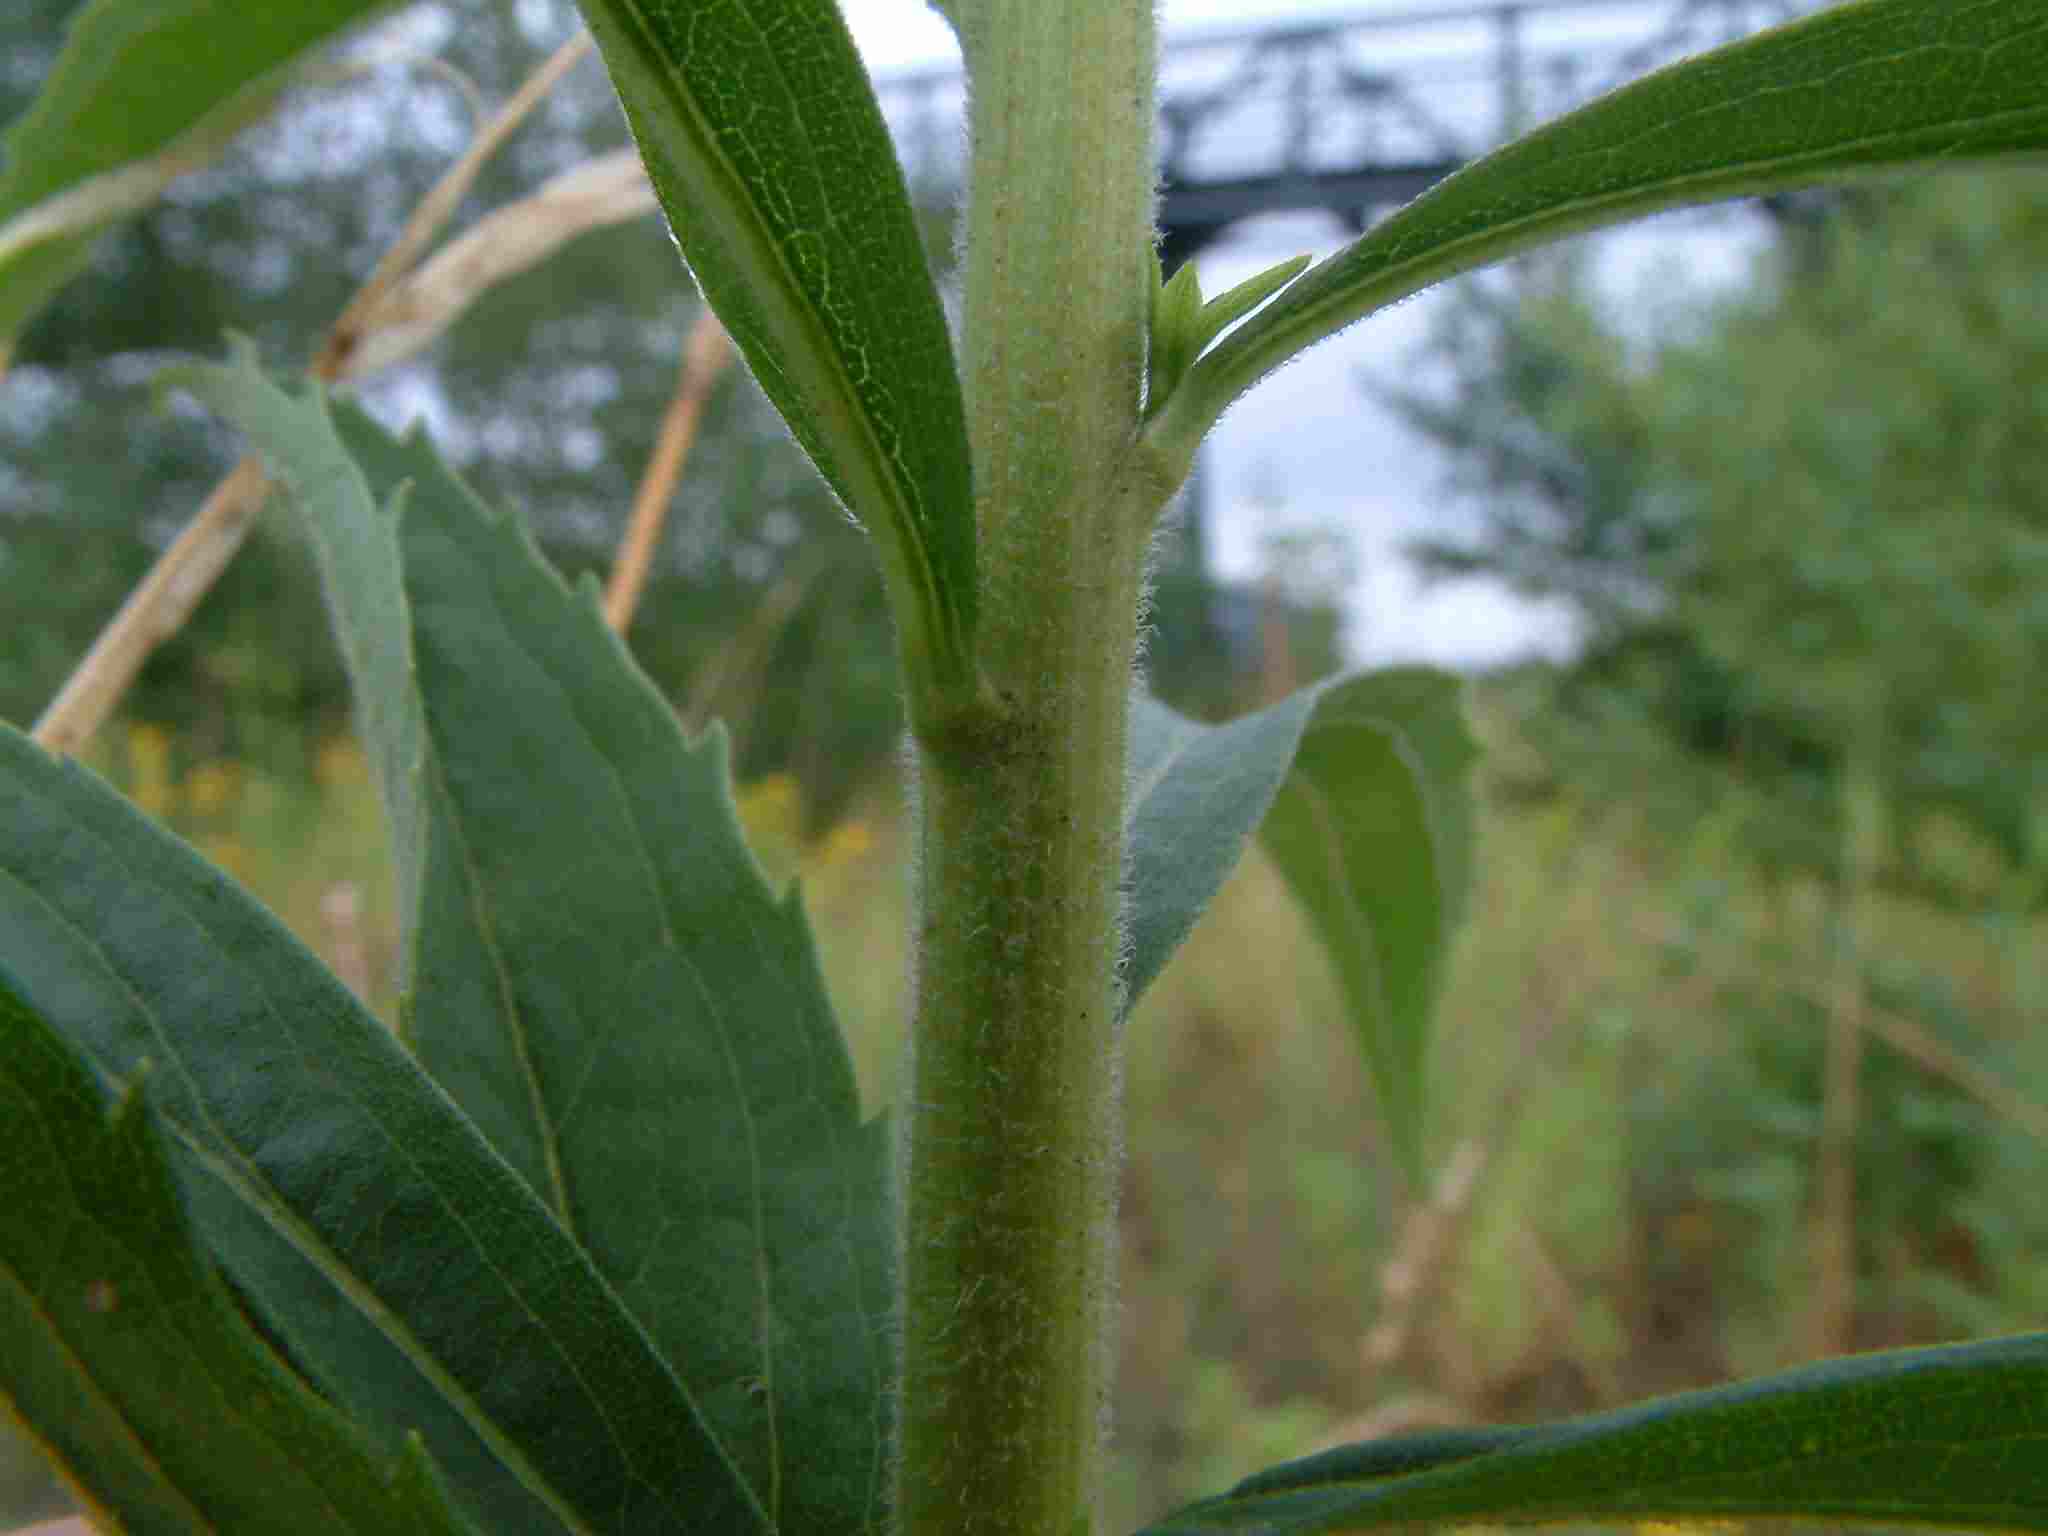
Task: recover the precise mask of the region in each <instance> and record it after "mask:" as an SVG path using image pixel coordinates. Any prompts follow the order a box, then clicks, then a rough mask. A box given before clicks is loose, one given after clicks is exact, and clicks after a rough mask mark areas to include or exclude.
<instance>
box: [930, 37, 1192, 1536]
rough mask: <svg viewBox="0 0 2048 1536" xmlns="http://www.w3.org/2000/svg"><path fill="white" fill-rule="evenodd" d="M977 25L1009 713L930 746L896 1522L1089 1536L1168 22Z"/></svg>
mask: <svg viewBox="0 0 2048 1536" xmlns="http://www.w3.org/2000/svg"><path fill="white" fill-rule="evenodd" d="M956 9H957V11H958V13H959V14H958V18H957V19H958V20H959V22H960V24H961V30H962V41H963V47H964V51H965V54H966V58H967V65H968V71H969V78H970V82H971V89H970V98H971V133H972V147H971V153H972V174H971V180H970V186H971V188H972V192H971V201H970V204H969V209H968V215H967V219H968V223H967V231H968V233H967V241H966V308H965V324H964V331H965V341H964V346H965V358H964V369H965V380H966V393H967V407H968V421H969V431H970V434H971V437H972V441H973V447H974V463H975V477H976V478H975V494H976V516H977V523H978V533H979V540H980V557H979V558H980V570H981V588H982V590H981V600H980V614H981V617H980V625H979V630H978V635H977V643H976V656H977V660H978V663H979V665H980V668H981V673H982V679H983V682H984V685H985V687H984V696H985V700H986V703H985V705H984V707H983V708H982V709H981V710H980V711H979V712H978V713H977V714H975V715H973V716H971V717H969V718H962V719H958V720H955V721H953V722H950V723H949V724H948V725H947V727H946V728H945V729H944V731H943V733H942V734H940V733H933V734H928V735H927V736H926V738H925V739H923V740H921V741H920V743H919V764H920V772H921V788H922V800H921V806H922V816H923V827H922V842H921V858H922V893H921V896H922V903H923V905H922V909H921V915H920V918H919V972H918V1001H917V1009H916V1019H915V1031H916V1036H915V1047H914V1065H913V1070H912V1079H911V1081H912V1090H911V1092H912V1097H911V1105H910V1111H909V1113H908V1115H907V1116H906V1120H907V1125H908V1146H907V1157H906V1167H905V1171H904V1200H905V1210H904V1220H905V1249H904V1264H903V1276H904V1279H903V1283H904V1288H905V1289H904V1301H903V1332H904V1337H903V1377H902V1390H903V1403H902V1406H901V1411H900V1426H899V1427H900V1438H899V1447H898V1465H897V1506H896V1507H897V1514H898V1519H899V1522H900V1529H901V1530H902V1531H903V1532H905V1533H907V1536H938V1533H941V1532H945V1533H962V1532H972V1533H975V1536H981V1533H994V1532H1005V1533H1018V1536H1024V1533H1029V1536H1072V1533H1073V1532H1074V1531H1075V1529H1076V1528H1077V1523H1078V1522H1081V1521H1083V1520H1084V1519H1086V1520H1089V1521H1092V1520H1093V1519H1094V1517H1095V1515H1096V1513H1097V1503H1098V1497H1099V1488H1100V1465H1101V1460H1102V1443H1103V1431H1104V1423H1105V1412H1104V1401H1105V1393H1106V1389H1107V1378H1108V1369H1107V1366H1108V1340H1107V1325H1108V1321H1109V1317H1110V1300H1111V1293H1112V1289H1113V1284H1112V1280H1113V1267H1112V1264H1113V1254H1112V1240H1113V1235H1114V1229H1115V1185H1116V1174H1117V1161H1118V1152H1119V1144H1118V1136H1117V1128H1116V1108H1117V1106H1116V1098H1117V1093H1116V1086H1117V1085H1116V1052H1117V1042H1116V1035H1115V1021H1116V1004H1117V991H1116V985H1117V984H1116V959H1117V953H1118V946H1119V933H1118V923H1117V919H1118V891H1117V879H1118V865H1119V859H1120V855H1121V842H1122V807H1123V786H1124V732H1125V715H1126V710H1127V704H1128V691H1129V688H1130V684H1131V668H1132V662H1133V657H1134V654H1135V650H1136V635H1137V617H1138V605H1139V597H1140V588H1141V583H1142V574H1143V564H1144V558H1145V551H1146V547H1147V543H1148V541H1149V538H1150V530H1151V523H1152V519H1153V516H1154V515H1155V514H1156V512H1157V510H1158V508H1159V507H1160V506H1161V505H1162V504H1163V502H1164V500H1165V498H1166V495H1167V494H1168V493H1169V492H1170V490H1171V487H1170V486H1169V485H1167V484H1166V483H1165V480H1164V477H1163V475H1162V474H1161V473H1160V472H1159V471H1158V470H1157V468H1156V467H1155V466H1154V465H1152V463H1151V462H1150V460H1149V459H1148V458H1147V457H1146V456H1144V455H1143V454H1142V453H1141V452H1140V451H1139V450H1138V448H1137V447H1136V434H1137V427H1138V422H1139V404H1140V401H1139V387H1140V379H1141V376H1142V371H1143V364H1144V347H1145V323H1146V314H1147V307H1148V302H1149V288H1148V284H1149V283H1150V281H1151V272H1150V257H1149V254H1148V250H1149V240H1150V236H1151V219H1152V162H1151V153H1150V148H1151V102H1152V73H1153V37H1152V15H1151V4H1150V0H1112V3H1104V0H961V3H960V4H959V6H958V7H957V8H956ZM1084 1528H1085V1527H1084Z"/></svg>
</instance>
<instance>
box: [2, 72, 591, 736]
mask: <svg viewBox="0 0 2048 1536" xmlns="http://www.w3.org/2000/svg"><path fill="white" fill-rule="evenodd" d="M589 47H590V42H589V38H588V35H587V34H582V33H579V34H578V35H577V36H576V37H574V38H572V39H570V41H569V42H567V43H564V44H563V45H562V46H561V47H560V48H558V49H556V50H555V52H554V54H553V55H551V56H550V57H549V58H548V59H547V61H546V62H545V63H543V64H542V65H541V66H540V68H539V69H537V70H535V71H534V73H533V75H532V76H531V77H530V78H529V79H528V80H527V81H526V83H525V84H524V85H522V86H521V87H520V89H519V90H518V92H517V93H515V94H514V96H513V97H512V99H511V100H509V101H507V102H506V103H505V105H504V106H503V107H501V108H500V109H499V110H498V112H497V114H496V115H495V116H494V117H493V118H492V119H491V120H490V121H489V122H488V123H486V124H485V125H484V126H483V127H482V128H481V129H479V130H478V133H477V137H476V140H475V141H474V142H473V143H472V144H471V145H470V147H469V149H468V150H467V151H465V153H464V154H463V156H462V158H461V159H459V160H458V161H457V162H456V163H455V164H454V165H452V166H450V167H449V169H448V171H447V172H446V174H444V175H443V176H442V177H441V179H440V180H439V181H438V182H437V183H436V184H435V185H434V187H433V188H432V189H431V190H430V191H429V192H428V193H427V195H426V196H425V197H424V198H423V199H421V201H420V205H419V207H418V208H417V209H415V210H414V212H413V216H412V218H411V219H410V220H409V221H408V222H407V224H406V228H405V231H404V233H402V234H401V235H400V236H399V239H398V241H397V243H396V244H395V245H394V246H393V247H392V249H391V250H390V251H388V252H387V253H386V254H385V256H384V259H383V260H382V261H380V262H379V263H378V264H377V269H376V271H374V272H373V273H371V274H370V277H369V278H368V280H367V281H366V282H365V283H364V284H363V287H362V289H361V290H360V291H358V293H357V294H356V296H355V298H354V299H352V300H351V301H350V302H349V304H348V306H347V308H345V309H344V310H343V311H342V313H341V317H340V318H339V319H338V320H336V321H335V323H334V326H333V327H332V329H331V330H330V331H329V333H328V337H327V340H326V343H325V344H324V345H323V346H322V348H321V350H320V352H319V355H318V358H317V360H316V361H315V363H314V365H313V369H312V372H313V373H314V374H315V375H316V376H317V377H320V378H323V379H330V380H331V379H334V378H337V377H339V376H340V375H341V374H342V372H343V371H344V370H345V369H346V366H347V363H348V358H349V354H350V353H351V352H352V351H353V350H354V348H355V345H356V342H357V340H359V339H360V336H359V333H358V332H357V331H355V330H354V329H353V327H354V325H355V323H356V319H357V317H359V316H360V315H362V314H364V313H367V312H369V311H370V310H372V309H374V307H375V306H376V304H377V303H378V302H379V301H380V300H381V298H382V296H383V294H384V293H385V291H386V290H387V289H389V288H390V287H391V286H392V284H393V283H395V282H396V281H397V280H398V278H399V277H400V276H402V275H403V273H404V272H405V271H406V270H407V269H408V268H409V266H410V264H411V262H412V261H413V259H414V258H415V257H417V255H418V253H419V252H420V251H421V250H423V249H425V247H426V246H427V244H428V243H429V242H430V241H431V240H432V239H433V237H434V235H435V234H436V233H437V232H438V231H439V230H440V228H441V226H442V225H443V224H444V223H445V222H446V221H447V218H448V216H449V215H450V214H451V213H452V212H453V211H454V209H455V207H456V205H457V204H458V203H460V202H461V200H462V197H463V195H464V194H465V193H466V192H467V191H468V190H469V188H470V186H471V184H472V183H473V182H474V181H475V180H476V175H477V171H478V170H479V169H480V168H481V166H482V164H483V161H484V160H485V159H486V158H488V157H489V155H490V154H491V152H492V151H494V150H495V149H496V148H497V147H498V146H499V145H501V144H503V143H504V141H505V139H506V138H507V137H509V136H510V134H511V132H512V130H513V129H514V128H516V127H517V126H518V125H519V123H520V122H522V121H523V120H524V119H525V118H526V116H527V114H529V113H530V112H531V111H532V110H533V108H534V106H535V105H536V104H538V103H539V101H540V100H541V98H542V97H543V96H545V95H546V94H547V91H548V89H550V88H551V87H552V86H553V85H554V84H555V82H556V81H558V80H559V79H561V77H562V76H563V75H564V74H565V73H567V71H568V69H569V68H570V66H572V65H574V64H575V63H576V61H577V60H578V59H580V58H581V57H582V56H583V54H584V53H585V52H586V51H588V49H589ZM268 491H269V482H268V481H267V480H266V479H265V478H264V475H263V471H262V464H261V461H260V460H259V459H257V458H256V457H255V456H253V455H252V456H250V457H248V458H245V459H243V460H242V461H241V462H240V463H239V464H237V465H236V466H235V467H234V469H233V470H231V471H230V472H229V473H228V476H227V478H226V479H224V480H222V481H221V483H220V484H219V485H217V486H216V487H214V490H213V492H212V494H211V495H209V496H208V497H207V499H206V502H205V504H204V505H203V506H202V507H201V508H200V510H199V513H198V515H197V516H196V517H194V518H193V519H192V521H191V523H190V524H188V525H187V526H186V528H185V530H184V531H183V532H182V533H180V534H179V535H178V537H177V538H176V539H175V540H173V541H172V543H171V546H170V547H169V548H168V549H166V550H165V551H164V552H163V554H162V555H160V556H158V558H157V562H156V564H155V565H154V566H152V567H151V568H150V571H149V574H148V575H146V576H144V577H143V579H142V581H141V582H140V583H139V584H138V585H137V586H136V588H135V590H134V591H133V592H132V593H130V594H129V596H128V600H127V601H126V602H125V603H123V604H122V605H121V609H120V611H119V612H118V613H116V614H115V615H114V618H113V620H112V621H111V622H110V623H109V624H108V625H107V627H106V628H105V629H104V630H102V631H101V632H100V635H99V638H98V639H97V640H95V641H94V642H93V644H92V648H91V649H90V650H89V651H87V652H86V655H85V659H84V660H83V661H81V662H80V663H79V664H78V666H77V668H76V669H75V670H74V671H73V672H72V674H71V676H70V678H69V679H68V680H67V681H66V682H65V684H64V686H63V688H62V689H60V690H59V691H58V694H57V697H56V698H55V699H54V700H52V701H51V703H50V706H49V708H47V709H46V710H44V711H43V714H42V718H40V719H39V720H37V721H36V726H35V731H34V733H33V734H34V737H35V740H36V741H37V742H38V743H39V744H40V745H41V746H43V747H44V748H46V749H47V750H49V751H53V752H67V753H75V752H77V751H79V750H80V749H81V748H82V747H84V745H85V744H86V743H87V742H88V741H90V740H91V739H92V737H93V735H94V733H95V732H97V731H98V730H99V728H100V726H101V725H103V724H104V723H105V722H106V718H107V716H108V715H109V714H111V713H112V712H113V709H114V706H115V704H117V703H118V702H119V701H120V698H121V695H122V694H124V693H125V692H127V691H128V687H129V685H130V684H131V683H132V682H134V680H135V675H136V673H137V672H139V671H140V670H141V669H142V664H143V662H144V661H146V660H147V659H148V658H149V653H150V652H151V651H153V650H154V649H155V648H156V647H157V646H158V645H161V644H162V643H163V642H164V641H165V640H166V639H168V638H169V637H170V636H172V635H174V634H176V633H177V632H178V630H179V628H180V627H181V626H182V625H183V624H184V623H185V621H186V620H187V619H189V618H190V617H191V615H192V610H193V609H194V608H196V607H198V605H199V600H200V599H201V598H203V597H204V596H205V595H206V593H207V592H208V591H209V590H210V589H211V588H212V586H213V584H214V582H215V581H216V580H218V579H219V577H220V573H221V572H222V571H224V570H226V569H227V565H228V562H229V561H230V560H232V559H233V558H234V555H235V551H236V550H238V549H239V548H241V545H242V540H243V539H244V538H246V537H247V535H248V532H249V528H250V525H251V524H252V523H253V522H254V521H255V517H256V513H257V511H258V509H259V508H261V506H262V505H263V498H264V496H265V495H266V494H267V493H268Z"/></svg>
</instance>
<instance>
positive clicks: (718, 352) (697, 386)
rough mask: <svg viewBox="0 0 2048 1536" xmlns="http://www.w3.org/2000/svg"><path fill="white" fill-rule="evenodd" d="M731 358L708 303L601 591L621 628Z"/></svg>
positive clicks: (608, 614) (610, 617) (635, 603)
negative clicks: (707, 404) (706, 404)
mask: <svg viewBox="0 0 2048 1536" xmlns="http://www.w3.org/2000/svg"><path fill="white" fill-rule="evenodd" d="M731 360H732V343H731V342H730V341H729V340H728V339H727V337H726V334H725V327H724V326H722V325H720V324H719V323H718V317H717V316H716V315H714V314H712V313H711V310H710V308H709V307H708V306H707V307H706V308H705V309H704V311H703V312H702V313H701V314H700V315H699V316H698V317H697V323H696V325H695V326H694V327H693V328H692V329H691V331H690V338H689V340H688V342H687V343H686V344H685V346H684V352H683V370H682V375H681V377H680V378H679V379H678V380H677V381H676V393H675V398H674V399H672V400H670V401H669V406H668V412H667V414H666V415H664V416H663V417H662V422H661V432H660V435H659V436H657V437H656V438H655V440H654V453H653V456H652V457H650V458H649V459H648V461H647V473H646V474H645V475H643V476H642V477H641V480H640V489H639V492H638V494H636V495H635V496H634V498H633V513H632V516H631V517H630V518H629V519H628V520H627V523H626V537H625V541H624V542H623V543H622V544H621V545H620V546H619V558H618V562H617V563H616V564H615V565H614V566H613V567H612V579H611V584H610V585H609V586H608V587H607V588H606V589H605V594H604V617H605V622H606V623H608V624H610V625H611V627H612V628H613V629H615V630H618V631H620V632H621V633H623V632H624V630H625V628H626V626H627V625H628V624H630V623H632V622H633V610H634V609H635V608H637V607H639V605H640V594H641V592H642V591H644V590H645V589H646V586H647V572H648V570H649V569H650V568H651V567H652V565H653V564H654V551H655V549H656V548H657V547H658V546H659V545H660V543H661V530H662V525H663V524H664V522H665V521H666V520H667V517H668V509H669V505H670V503H671V502H673V501H674V500H675V494H676V481H677V480H678V479H680V478H681V476H682V473H683V462H684V460H685V459H687V458H688V457H689V453H690V444H691V443H692V442H693V441H694V440H695V439H696V436H697V423H698V421H699V420H700V419H701V418H702V416H703V413H704V402H705V401H706V400H708V399H710V397H711V391H712V388H713V386H715V385H716V384H717V383H718V379H719V376H720V375H721V374H722V373H724V372H725V369H726V365H727V364H728V363H730V362H731Z"/></svg>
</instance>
